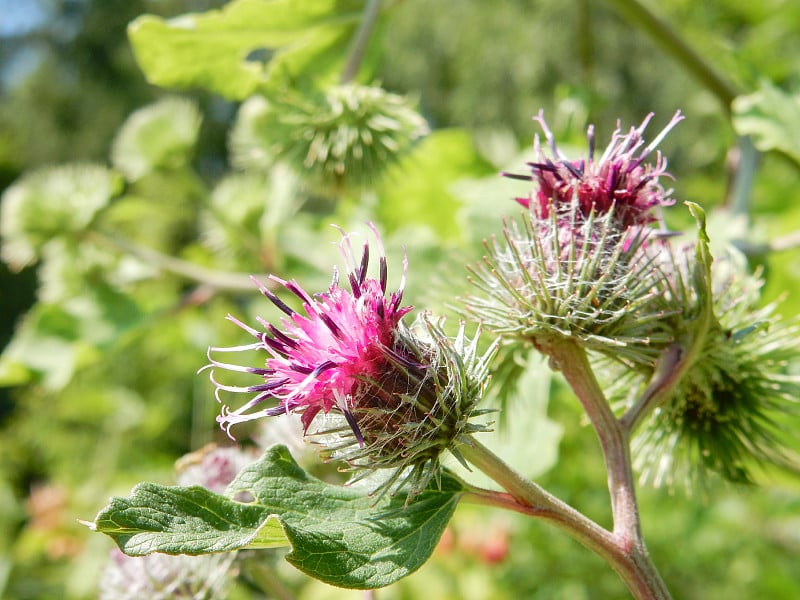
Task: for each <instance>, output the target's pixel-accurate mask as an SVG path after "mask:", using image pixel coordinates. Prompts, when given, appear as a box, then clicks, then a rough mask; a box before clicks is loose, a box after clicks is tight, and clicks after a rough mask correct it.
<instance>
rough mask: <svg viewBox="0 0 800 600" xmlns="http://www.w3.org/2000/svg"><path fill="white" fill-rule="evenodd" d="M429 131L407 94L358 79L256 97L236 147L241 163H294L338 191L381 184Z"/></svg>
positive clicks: (243, 117) (308, 178)
mask: <svg viewBox="0 0 800 600" xmlns="http://www.w3.org/2000/svg"><path fill="white" fill-rule="evenodd" d="M426 133H428V125H427V123H426V121H425V119H423V118H422V116H421V115H420V114H419V113H418V112H417V111H416V110H414V108H413V107H412V105H411V102H409V100H408V99H407V98H405V97H403V96H399V95H397V94H391V93H389V92H387V91H385V90H383V89H382V88H380V87H377V86H364V85H359V84H354V83H350V84H346V85H340V86H334V87H332V88H329V89H327V90H326V91H325V92H324V93H320V94H306V95H303V96H300V95H292V96H290V97H280V98H274V97H273V98H271V99H270V101H267V100H265V99H263V98H256V99H253V100H251V101H248V103H246V104H245V105H243V107H242V112H241V113H240V116H239V121H238V123H237V125H236V128H235V129H234V132H233V136H232V152H233V160H234V162H235V163H236V164H239V165H241V166H248V167H252V166H271V165H272V164H274V162H275V161H286V162H288V163H289V164H290V165H292V167H293V168H294V169H295V170H296V171H297V172H298V173H302V174H303V180H304V182H306V183H308V184H310V185H311V186H313V187H315V188H317V189H318V190H319V191H321V192H325V193H332V192H334V193H338V192H340V191H342V190H345V189H348V188H358V187H361V186H364V185H369V184H372V183H374V182H375V181H376V180H377V179H378V178H379V177H380V176H381V175H382V174H383V173H384V172H385V171H386V168H387V167H389V166H391V165H392V164H394V163H395V162H396V161H397V159H399V158H400V157H401V156H402V155H403V154H404V153H405V152H406V151H407V150H408V149H409V148H410V146H411V144H412V143H413V142H414V141H415V140H416V139H418V138H420V137H421V136H423V135H425V134H426Z"/></svg>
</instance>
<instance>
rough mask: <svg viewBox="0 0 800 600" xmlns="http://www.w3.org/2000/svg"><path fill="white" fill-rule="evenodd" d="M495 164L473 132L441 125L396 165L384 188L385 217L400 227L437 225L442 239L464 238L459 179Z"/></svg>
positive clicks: (381, 190) (382, 206)
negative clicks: (455, 188) (455, 191)
mask: <svg viewBox="0 0 800 600" xmlns="http://www.w3.org/2000/svg"><path fill="white" fill-rule="evenodd" d="M494 170H495V169H494V168H493V167H492V166H491V165H490V164H489V163H487V162H486V161H485V160H484V159H482V158H481V157H480V155H479V153H478V152H477V151H476V150H475V148H474V146H473V144H472V140H471V138H470V135H469V133H467V132H466V131H464V130H460V129H439V130H436V131H434V132H433V133H431V134H430V135H428V136H427V137H425V138H424V139H423V140H422V141H421V142H420V143H419V144H418V145H417V146H416V147H415V148H414V150H413V151H412V152H410V153H409V154H408V155H407V156H406V157H405V158H404V159H402V160H401V161H400V162H399V163H398V164H397V166H395V167H393V168H392V169H391V170H390V171H389V173H388V174H387V176H386V177H385V179H384V180H383V181H382V182H381V185H380V187H379V189H378V194H377V195H378V198H379V202H380V204H379V207H378V211H379V213H380V215H381V221H382V222H383V223H385V224H386V225H388V226H390V227H393V228H396V227H400V226H403V225H407V224H410V223H411V224H424V225H429V226H431V227H433V228H434V229H435V230H436V231H437V232H438V233H439V235H440V236H441V237H442V238H451V239H452V238H456V239H457V238H458V237H459V236H460V235H461V233H460V224H459V223H458V221H457V218H456V217H457V212H458V210H459V208H460V206H461V203H460V202H459V200H458V199H457V197H456V196H455V195H454V194H453V189H452V188H453V186H454V184H455V182H456V181H458V180H459V179H461V178H464V177H470V176H474V177H480V176H483V175H487V174H489V173H491V172H493V171H494Z"/></svg>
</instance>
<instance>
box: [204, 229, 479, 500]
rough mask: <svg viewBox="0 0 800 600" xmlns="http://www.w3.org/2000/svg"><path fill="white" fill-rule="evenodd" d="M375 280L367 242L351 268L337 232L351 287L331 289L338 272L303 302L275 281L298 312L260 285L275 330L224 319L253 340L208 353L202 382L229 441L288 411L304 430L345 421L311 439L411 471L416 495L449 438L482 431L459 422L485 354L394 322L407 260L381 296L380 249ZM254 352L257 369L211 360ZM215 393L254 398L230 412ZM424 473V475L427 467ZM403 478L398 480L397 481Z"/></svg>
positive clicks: (426, 324)
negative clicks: (247, 381)
mask: <svg viewBox="0 0 800 600" xmlns="http://www.w3.org/2000/svg"><path fill="white" fill-rule="evenodd" d="M376 239H377V243H378V247H379V249H380V259H379V276H378V278H377V279H375V278H372V277H369V276H368V274H367V269H368V265H369V245H368V244H364V248H363V252H362V254H361V257H360V260H356V256H355V253H354V251H353V248H352V246H351V244H350V239H349V238H348V237H347V236H344V240H343V242H342V244H341V250H342V255H343V257H344V259H345V262H346V264H347V265H348V271H349V272H348V275H347V280H348V283H349V290H348V289H344V288H341V287H339V281H338V279H339V278H338V273H337V272H336V271H334V277H333V282H332V283H331V285H330V287H329V288H328V290H327V291H325V292H323V293H321V294H317V295H316V296H315V297H312V296H311V295H309V294H308V293H307V292H306V291H305V290H303V289H302V288H301V287H300V286H299V285H298V284H297V283H296V282H295V281H284V280H282V279H279V278H277V277H272V280H273V281H275V282H277V283H279V284H280V285H282V286H283V287H284V288H285V289H286V290H288V291H289V292H291V293H292V294H294V295H295V296H297V297H298V298H299V299H300V301H301V303H302V307H303V313H304V314H301V313H300V312H297V311H295V310H294V309H292V308H290V307H289V305H288V304H286V303H285V302H283V300H281V299H280V298H278V296H277V295H275V293H273V292H272V291H271V290H269V289H268V288H267V287H266V286H264V285H261V284H259V289H260V290H261V292H262V294H264V295H265V296H266V297H267V298H268V299H269V300H270V301H271V302H272V303H273V304H274V305H275V306H277V307H278V308H279V309H280V310H281V311H283V312H284V313H285V315H286V316H285V317H284V318H282V319H281V324H280V326H276V325H273V324H271V323H267V322H266V321H264V320H263V319H259V321H260V323H261V326H262V327H263V330H262V331H259V330H256V329H254V328H253V327H250V326H249V325H245V324H244V323H242V322H241V321H239V320H238V319H236V318H234V317H231V316H229V317H228V318H229V319H230V320H231V321H233V322H234V323H235V324H236V325H238V326H239V327H241V328H242V329H244V330H245V331H246V332H248V333H249V334H250V335H252V336H253V337H254V338H255V339H256V341H255V342H254V343H252V344H247V345H243V346H237V347H233V348H210V349H209V359H210V361H211V364H210V365H209V367H212V368H214V370H212V372H211V380H212V381H213V382H214V384H215V385H216V388H217V391H216V394H217V399H218V400H219V401H220V402H222V403H223V410H222V414H221V415H220V416H219V417H218V421H219V422H220V424H221V426H222V427H224V428H225V429H226V430H227V431H228V433H229V435H230V429H231V427H232V426H233V425H236V424H237V423H241V422H245V421H250V420H252V419H257V418H260V417H269V416H276V415H280V414H284V413H290V412H296V413H300V414H301V420H302V423H303V426H304V428H305V431H306V433H309V431H308V430H309V427H310V426H311V423H312V421H313V420H314V418H315V417H316V416H317V415H318V414H320V413H324V414H328V413H330V412H333V413H336V414H339V415H341V416H342V417H343V418H344V419H345V420H346V422H347V426H346V427H344V428H342V427H340V426H339V425H338V424H336V425H334V426H332V427H327V428H325V426H323V430H322V431H315V432H312V433H315V434H316V433H319V434H323V435H320V437H319V439H320V440H323V441H322V443H323V444H326V445H327V446H328V449H329V451H330V452H329V454H330V455H332V456H334V457H336V458H342V459H344V460H347V461H349V462H350V464H351V465H352V466H353V467H354V468H356V469H363V470H366V471H370V472H371V471H374V470H375V469H380V468H392V469H394V470H395V471H394V474H393V475H392V476H391V477H390V481H391V482H394V481H395V480H397V478H399V477H400V475H401V474H403V472H404V471H406V469H407V468H410V470H411V473H412V475H413V477H412V480H413V483H412V490H414V491H418V490H419V489H421V487H423V486H424V485H425V484H426V483H427V481H428V479H429V478H430V477H431V476H432V475H436V473H437V472H438V471H437V469H438V457H439V454H441V452H442V451H443V450H445V449H452V447H453V445H454V443H455V441H456V440H457V438H458V437H459V436H460V435H461V434H463V433H468V432H472V431H477V430H480V429H481V427H480V426H477V425H468V423H467V420H468V419H469V418H470V416H473V414H474V411H473V408H474V406H475V404H476V403H477V401H478V399H479V398H480V396H481V392H482V390H483V386H484V384H485V382H486V371H487V368H488V362H489V359H490V357H491V356H492V353H493V349H490V351H489V352H487V353H486V354H485V355H484V356H482V357H479V356H478V355H477V353H476V351H475V346H476V344H475V340H473V341H472V342H468V341H467V340H466V338H465V336H464V335H463V328H462V331H461V333H460V334H459V336H457V337H456V339H455V340H450V339H449V338H447V336H445V335H444V333H443V332H442V331H441V329H440V328H439V327H438V326H437V325H435V324H433V323H431V322H430V321H429V320H427V319H424V318H423V319H422V320H421V321H420V327H419V328H420V329H422V330H423V334H422V335H420V334H419V333H417V332H412V330H411V329H409V328H408V327H406V326H404V325H403V324H402V323H401V319H402V317H403V316H404V315H406V314H407V313H408V312H409V311H410V310H411V307H403V306H401V302H402V297H403V286H404V281H405V277H406V270H407V262H406V263H405V264H404V272H403V277H402V280H401V284H400V287H399V289H398V290H397V291H396V292H393V293H390V294H387V292H386V289H387V264H386V258H385V256H384V253H383V248H382V246H381V243H380V238H378V236H377V232H376ZM244 350H262V351H264V352H266V353H267V355H268V356H267V358H266V362H265V364H264V366H256V367H254V366H241V365H235V364H229V363H225V362H221V361H219V360H217V359H216V358H215V355H216V354H217V353H221V352H239V351H244ZM217 369H222V370H228V371H238V372H243V373H250V374H253V375H256V376H259V377H260V379H261V381H260V382H259V383H257V384H255V385H252V386H243V387H242V386H232V385H227V384H225V383H222V382H220V381H219V380H218V379H217V378H216V370H217ZM222 392H233V393H243V394H247V395H250V396H252V398H250V400H249V401H247V402H246V403H245V404H244V405H243V406H242V407H240V408H238V409H236V410H231V409H229V408H228V406H227V405H225V404H224V401H223V398H222V396H221V393H222ZM429 467H430V468H429ZM405 480H406V479H405V478H404V479H403V481H405Z"/></svg>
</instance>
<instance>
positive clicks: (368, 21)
mask: <svg viewBox="0 0 800 600" xmlns="http://www.w3.org/2000/svg"><path fill="white" fill-rule="evenodd" d="M380 8H381V0H369V1H368V2H367V5H366V6H365V7H364V15H363V17H362V19H361V25H359V27H358V31H356V34H355V36H354V37H353V41H352V43H351V44H350V51H349V52H348V55H347V63H346V64H345V66H344V69H343V70H342V78H341V83H350V82H351V81H352V80H353V79H355V76H356V74H357V73H358V69H359V67H360V66H361V63H362V62H363V61H364V54H366V52H367V45H368V44H369V38H370V36H371V35H372V30H373V29H374V28H375V22H376V21H377V20H378V14H379V13H380Z"/></svg>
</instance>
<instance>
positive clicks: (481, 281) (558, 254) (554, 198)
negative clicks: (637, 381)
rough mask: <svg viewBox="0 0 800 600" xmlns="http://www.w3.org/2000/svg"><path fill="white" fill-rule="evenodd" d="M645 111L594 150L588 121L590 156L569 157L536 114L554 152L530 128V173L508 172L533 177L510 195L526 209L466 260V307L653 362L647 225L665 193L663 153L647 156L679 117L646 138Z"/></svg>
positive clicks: (658, 295)
mask: <svg viewBox="0 0 800 600" xmlns="http://www.w3.org/2000/svg"><path fill="white" fill-rule="evenodd" d="M651 116H652V115H651ZM651 116H648V117H647V118H646V119H645V121H644V122H643V123H642V124H641V125H640V126H639V127H638V128H632V129H631V130H630V131H629V132H628V133H627V134H625V135H623V134H622V133H621V132H620V130H619V129H618V130H617V131H616V132H615V133H614V135H613V136H612V139H611V143H610V144H609V146H608V148H607V149H606V150H605V152H604V153H603V155H602V156H601V157H600V159H599V160H595V158H594V134H593V128H591V127H590V128H589V156H588V159H586V160H577V161H573V160H570V159H567V158H565V157H564V156H563V155H562V154H561V153H560V151H559V150H558V147H557V146H556V144H555V141H554V140H553V134H552V133H551V131H550V130H549V129H548V127H547V124H546V123H545V121H544V118H543V117H542V115H541V113H540V114H539V116H538V117H537V120H538V121H539V123H540V125H541V126H542V128H543V130H544V132H545V136H546V138H547V141H548V145H549V147H550V149H551V151H552V154H553V156H552V157H549V156H547V154H546V153H545V150H544V148H542V146H541V145H540V143H539V139H538V137H537V139H536V142H535V145H534V146H535V152H536V157H537V160H536V162H531V163H528V165H529V166H530V168H531V175H510V177H513V178H516V179H523V180H526V181H531V182H533V184H534V189H533V191H532V193H531V195H530V196H529V197H528V198H517V201H518V202H519V203H520V204H522V205H523V206H524V207H525V208H527V209H529V210H528V213H527V214H526V215H524V216H523V217H522V223H521V224H518V223H515V222H510V223H507V224H506V226H505V228H504V231H503V234H504V238H505V239H503V240H492V241H491V242H490V243H488V244H487V250H488V256H487V257H486V258H485V259H484V261H483V264H480V265H477V266H476V267H474V268H473V269H472V273H473V275H474V278H473V281H474V283H475V284H476V285H477V287H478V288H480V290H481V292H482V293H481V294H480V295H476V296H474V297H470V298H468V300H467V310H468V311H469V312H470V313H472V314H473V315H475V316H476V317H477V318H479V319H481V321H482V322H484V323H485V324H486V326H487V327H488V328H489V329H491V330H492V331H494V332H496V333H499V334H501V335H504V336H507V337H512V338H517V339H524V340H528V341H533V342H534V343H539V342H545V341H546V340H547V339H552V338H553V336H555V337H561V338H571V339H573V340H575V341H577V342H578V343H580V344H581V345H582V346H584V347H586V348H587V349H592V350H596V351H598V352H602V353H604V354H606V355H608V356H612V357H613V358H614V359H616V360H621V361H623V362H625V363H627V364H652V362H653V361H654V360H655V357H656V356H657V355H658V353H659V349H660V348H661V347H663V345H664V344H666V343H669V341H670V340H671V339H672V338H671V332H669V331H667V330H665V328H664V327H662V326H661V325H660V324H659V322H660V321H661V320H662V319H663V317H664V316H665V315H666V314H667V313H669V312H670V310H671V309H670V307H669V306H667V305H666V304H665V302H663V301H662V300H663V298H662V297H663V295H664V292H665V289H666V285H665V281H664V276H663V274H662V273H660V271H659V268H658V267H659V263H658V261H657V260H655V254H656V253H655V252H653V250H654V249H656V248H657V247H658V246H659V244H660V243H661V241H660V240H659V239H658V237H659V236H660V235H661V233H660V232H658V231H657V230H655V229H654V228H652V227H650V226H649V225H650V224H652V223H653V222H656V221H658V220H659V217H658V216H657V215H656V213H657V211H658V210H659V209H660V208H661V207H662V206H667V205H669V204H672V202H673V201H672V199H671V198H670V196H669V192H668V191H665V190H664V189H663V188H662V187H661V185H660V184H659V182H658V179H659V177H660V176H662V175H666V171H665V169H666V160H665V159H663V158H662V156H661V154H660V153H656V160H655V164H650V163H646V162H645V160H646V159H647V158H648V156H650V155H651V154H652V153H653V151H654V149H655V147H656V145H657V144H658V143H659V142H660V141H661V139H662V138H663V137H664V136H665V135H666V134H667V132H668V131H669V130H670V129H671V128H672V127H673V126H674V125H675V124H676V123H678V122H679V121H680V120H681V119H682V117H681V115H680V112H678V113H676V114H675V116H674V117H673V119H672V121H670V123H669V125H668V126H667V127H666V128H665V129H664V130H663V131H662V132H661V134H659V135H658V136H657V138H656V139H655V140H654V141H653V142H651V143H650V144H648V145H645V142H644V139H643V132H644V130H645V128H646V127H647V124H648V123H649V121H650V119H651ZM648 247H649V248H650V251H649V252H643V251H642V250H643V249H644V248H648Z"/></svg>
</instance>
